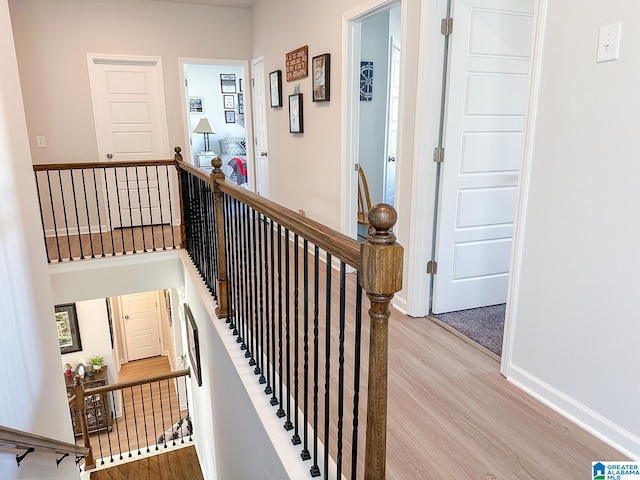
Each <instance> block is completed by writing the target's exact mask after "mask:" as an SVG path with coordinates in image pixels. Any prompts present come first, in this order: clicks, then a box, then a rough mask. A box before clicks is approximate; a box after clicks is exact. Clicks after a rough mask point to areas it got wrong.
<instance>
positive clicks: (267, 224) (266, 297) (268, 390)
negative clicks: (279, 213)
mask: <svg viewBox="0 0 640 480" xmlns="http://www.w3.org/2000/svg"><path fill="white" fill-rule="evenodd" d="M268 228H271V222H270V220H269V219H268V218H266V217H265V221H264V225H263V233H264V303H265V304H266V308H265V309H264V318H265V321H264V329H265V331H266V337H267V343H266V346H267V355H266V361H265V363H264V367H265V370H266V375H265V377H266V380H265V381H266V383H267V386H266V387H265V388H264V393H265V394H267V395H271V392H272V390H271V385H270V383H269V382H270V380H271V374H270V372H271V359H270V355H269V350H270V345H271V342H270V340H271V330H270V328H269V312H270V309H269V306H270V305H269V235H268V230H267V229H268Z"/></svg>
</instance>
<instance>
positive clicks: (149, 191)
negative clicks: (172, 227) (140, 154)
mask: <svg viewBox="0 0 640 480" xmlns="http://www.w3.org/2000/svg"><path fill="white" fill-rule="evenodd" d="M156 168H158V166H157V165H156ZM144 174H145V176H146V177H147V197H149V225H151V245H153V250H152V251H153V252H155V251H156V236H155V235H154V231H153V228H154V224H153V211H152V209H151V186H150V185H149V184H150V183H151V182H149V166H148V165H145V166H144ZM157 182H158V177H156V185H157ZM158 193H160V189H158ZM158 208H160V205H158ZM161 226H162V224H161ZM143 228H144V227H143Z"/></svg>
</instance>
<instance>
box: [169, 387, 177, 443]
mask: <svg viewBox="0 0 640 480" xmlns="http://www.w3.org/2000/svg"><path fill="white" fill-rule="evenodd" d="M167 395H168V397H169V421H170V422H171V425H172V429H173V425H174V424H175V422H174V421H173V405H172V404H171V379H169V378H168V379H167ZM171 436H172V437H173V438H172V440H173V446H174V447H175V446H176V438H175V436H174V435H171Z"/></svg>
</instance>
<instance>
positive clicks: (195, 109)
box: [189, 97, 204, 113]
mask: <svg viewBox="0 0 640 480" xmlns="http://www.w3.org/2000/svg"><path fill="white" fill-rule="evenodd" d="M189 113H204V107H203V106H202V97H189Z"/></svg>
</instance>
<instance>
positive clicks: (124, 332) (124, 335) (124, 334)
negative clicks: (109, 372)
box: [116, 290, 165, 371]
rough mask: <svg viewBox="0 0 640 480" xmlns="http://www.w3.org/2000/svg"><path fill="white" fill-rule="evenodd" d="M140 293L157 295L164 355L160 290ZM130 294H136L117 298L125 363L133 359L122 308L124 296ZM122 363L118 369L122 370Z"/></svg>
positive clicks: (159, 332) (157, 313)
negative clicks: (130, 353) (130, 357)
mask: <svg viewBox="0 0 640 480" xmlns="http://www.w3.org/2000/svg"><path fill="white" fill-rule="evenodd" d="M140 293H147V294H148V293H153V294H154V295H155V299H156V300H155V303H156V320H157V322H158V335H160V355H164V354H165V347H164V335H163V332H162V317H161V314H162V310H161V309H160V298H159V295H158V290H154V291H153V292H139V294H140ZM128 295H136V294H135V293H132V294H127V295H119V296H118V297H116V298H117V304H118V326H119V327H120V328H119V330H120V341H121V345H122V350H123V352H122V353H123V354H124V355H123V359H124V363H129V362H130V361H131V360H129V348H128V347H127V329H126V327H125V323H124V313H123V310H122V297H126V296H128ZM121 366H122V365H120V366H119V368H118V371H119V370H120V368H121Z"/></svg>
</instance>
